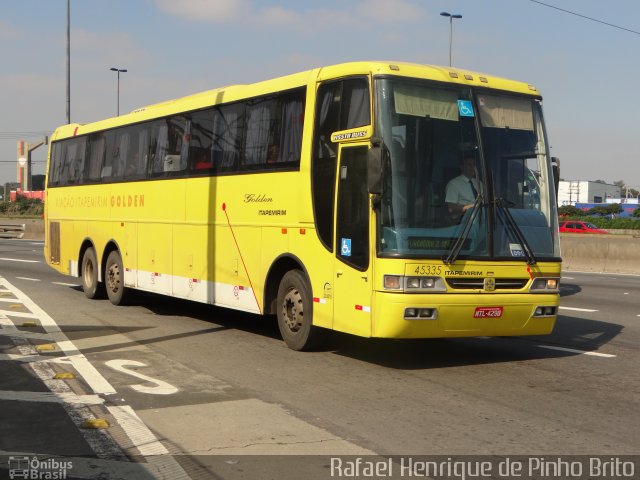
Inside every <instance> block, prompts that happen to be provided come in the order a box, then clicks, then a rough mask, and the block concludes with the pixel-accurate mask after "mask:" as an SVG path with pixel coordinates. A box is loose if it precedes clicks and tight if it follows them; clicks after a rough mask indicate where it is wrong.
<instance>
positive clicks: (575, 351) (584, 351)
mask: <svg viewBox="0 0 640 480" xmlns="http://www.w3.org/2000/svg"><path fill="white" fill-rule="evenodd" d="M538 347H540V348H546V349H548V350H559V351H561V352H571V353H579V354H582V355H591V356H594V357H604V358H615V357H616V355H612V354H610V353H600V352H590V351H588V350H577V349H575V348H566V347H556V346H555V345H538Z"/></svg>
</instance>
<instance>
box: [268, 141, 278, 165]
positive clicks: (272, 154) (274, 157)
mask: <svg viewBox="0 0 640 480" xmlns="http://www.w3.org/2000/svg"><path fill="white" fill-rule="evenodd" d="M279 161H280V147H278V145H275V144H274V145H270V146H269V150H268V152H267V163H277V162H279Z"/></svg>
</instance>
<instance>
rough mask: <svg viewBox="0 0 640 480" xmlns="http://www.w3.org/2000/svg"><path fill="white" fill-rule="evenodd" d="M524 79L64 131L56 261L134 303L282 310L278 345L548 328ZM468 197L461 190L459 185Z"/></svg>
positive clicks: (463, 80) (419, 79)
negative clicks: (148, 297) (332, 333)
mask: <svg viewBox="0 0 640 480" xmlns="http://www.w3.org/2000/svg"><path fill="white" fill-rule="evenodd" d="M541 101H542V100H541V96H540V94H539V93H538V91H537V90H536V89H535V88H534V87H533V86H531V85H528V84H527V83H521V82H516V81H511V80H506V79H502V78H497V77H493V76H490V75H484V74H478V73H474V72H470V71H465V70H460V69H457V68H450V67H436V66H428V65H415V64H406V63H388V62H353V63H345V64H339V65H333V66H327V67H323V68H318V69H314V70H310V71H306V72H302V73H297V74H293V75H288V76H284V77H281V78H276V79H272V80H268V81H263V82H259V83H254V84H250V85H234V86H227V87H224V88H219V89H215V90H211V91H207V92H203V93H199V94H195V95H191V96H187V97H184V98H179V99H176V100H171V101H167V102H164V103H159V104H156V105H151V106H147V107H144V108H139V109H137V110H134V111H133V112H131V113H129V114H127V115H123V116H120V117H117V118H110V119H107V120H102V121H98V122H95V123H89V124H84V125H81V124H71V125H65V126H62V127H60V128H58V129H57V130H56V132H55V133H54V135H53V136H52V142H51V146H50V154H49V159H48V165H47V180H46V181H47V190H46V199H45V219H46V239H45V256H46V260H47V262H48V263H49V265H51V266H52V267H53V268H54V269H56V270H58V271H59V272H61V273H64V274H68V275H72V276H76V277H79V278H80V279H81V282H82V287H83V289H84V292H85V294H86V296H87V297H89V298H98V297H100V296H101V294H102V293H103V292H104V291H105V290H106V294H107V296H108V298H109V300H110V301H111V302H112V303H113V304H116V305H117V304H121V303H123V302H125V301H126V299H127V293H128V291H129V290H136V289H137V290H144V291H148V292H157V293H160V294H164V295H169V296H173V297H178V298H183V299H190V300H194V301H197V302H204V303H208V304H215V305H219V306H224V307H229V308H233V309H239V310H243V311H246V312H253V313H255V314H262V315H267V314H275V315H277V319H278V325H279V329H280V331H281V334H282V337H283V338H284V341H285V342H286V344H287V345H288V346H289V347H290V348H292V349H295V350H306V349H311V348H317V346H318V345H320V343H321V341H322V339H323V338H324V336H325V334H326V332H327V331H328V330H336V331H340V332H347V333H350V334H354V335H358V336H363V337H381V338H428V337H464V336H504V335H509V336H512V335H533V334H548V333H550V332H551V330H552V329H553V325H554V322H555V320H556V316H557V308H558V302H559V277H560V261H561V259H560V252H559V241H558V225H557V208H556V197H555V189H554V174H553V165H552V159H551V157H550V155H549V146H548V141H547V136H546V133H545V126H544V121H543V116H542V109H541ZM465 189H466V191H465Z"/></svg>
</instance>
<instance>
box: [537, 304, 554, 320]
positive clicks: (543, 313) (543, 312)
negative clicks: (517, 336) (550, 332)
mask: <svg viewBox="0 0 640 480" xmlns="http://www.w3.org/2000/svg"><path fill="white" fill-rule="evenodd" d="M557 311H558V310H557V307H554V306H546V305H545V306H542V307H536V310H535V312H534V313H533V316H534V317H552V316H554V315H556V313H557Z"/></svg>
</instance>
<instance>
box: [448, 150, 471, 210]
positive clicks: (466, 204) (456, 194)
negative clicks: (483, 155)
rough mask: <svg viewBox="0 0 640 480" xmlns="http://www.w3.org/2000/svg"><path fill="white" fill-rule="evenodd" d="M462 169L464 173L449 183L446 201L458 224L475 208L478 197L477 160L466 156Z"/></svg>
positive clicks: (461, 165)
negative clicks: (466, 213) (467, 212)
mask: <svg viewBox="0 0 640 480" xmlns="http://www.w3.org/2000/svg"><path fill="white" fill-rule="evenodd" d="M460 168H461V170H462V173H461V174H460V175H458V176H457V177H455V178H453V179H452V180H450V181H449V183H447V187H446V190H445V191H446V195H445V199H444V202H445V205H446V206H447V211H448V212H449V214H450V215H451V218H452V219H453V220H456V221H458V222H459V221H460V219H461V218H462V215H463V214H464V212H466V211H467V210H469V209H470V208H471V207H473V205H474V203H475V201H476V197H477V196H478V180H477V175H476V161H475V158H474V157H473V156H472V155H465V156H464V158H463V159H462V163H461V164H460Z"/></svg>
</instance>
